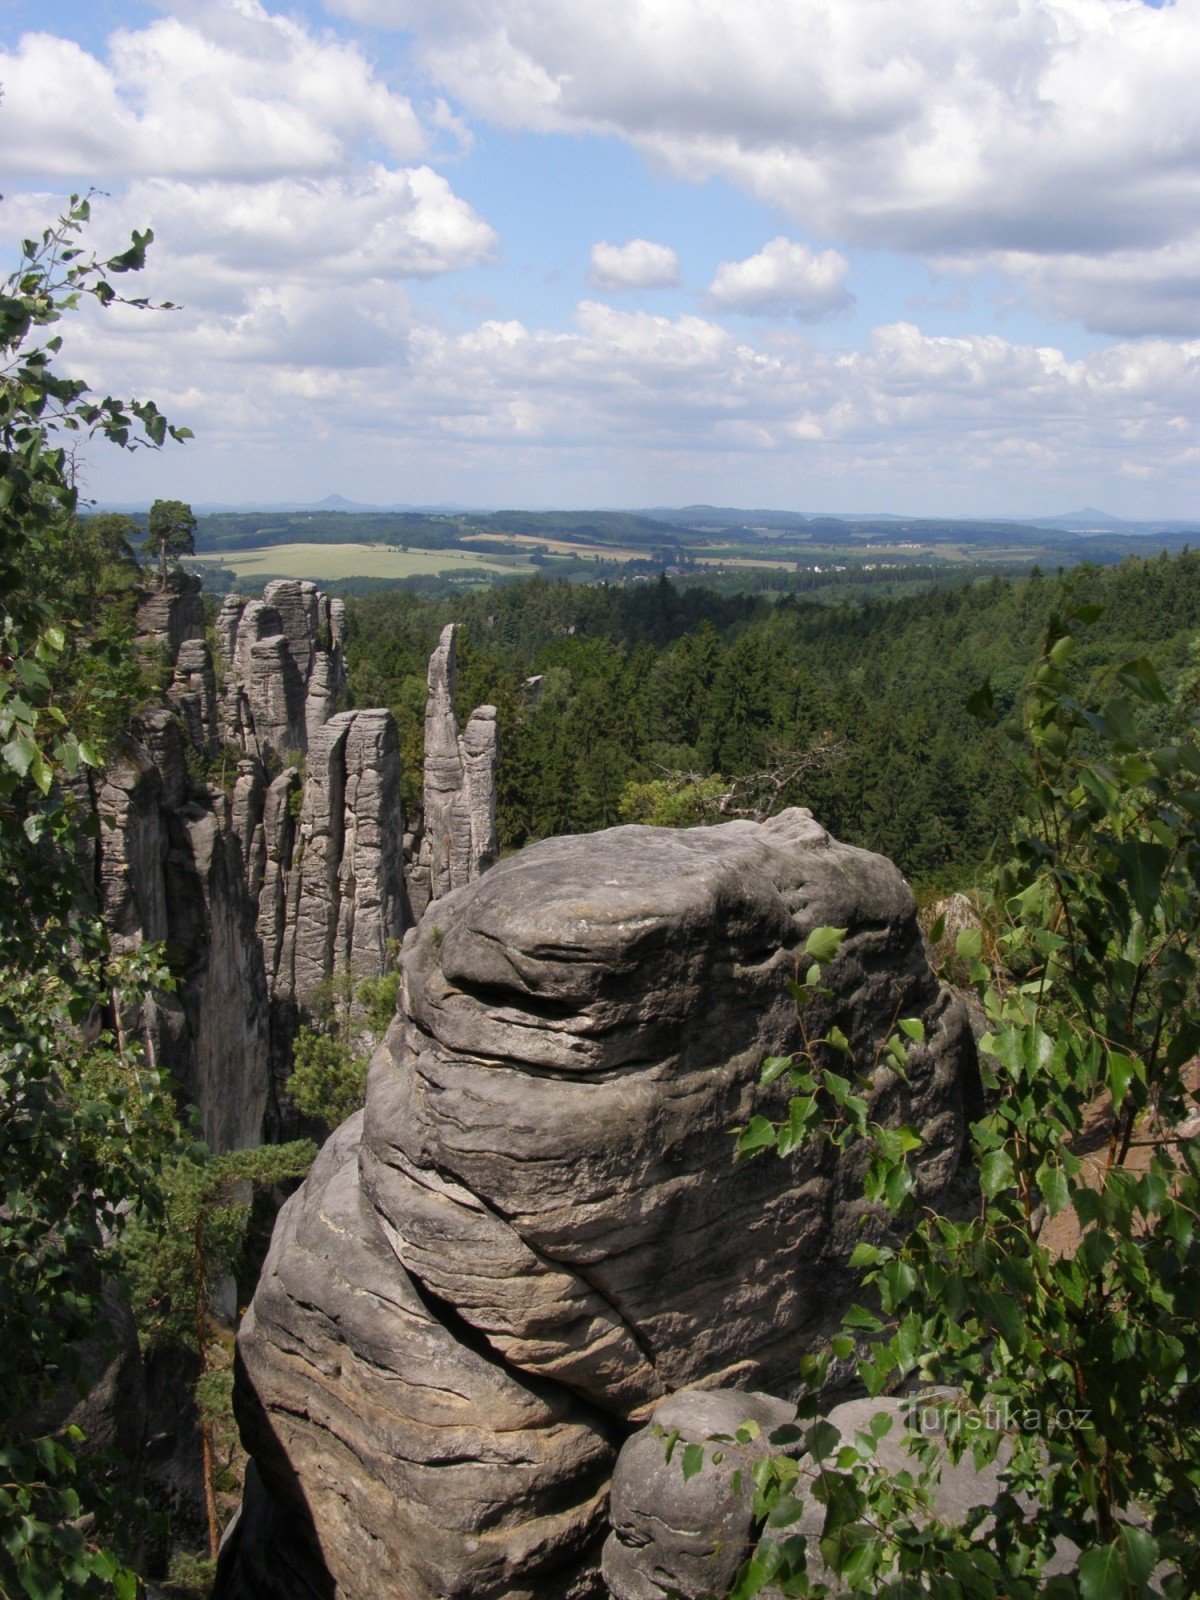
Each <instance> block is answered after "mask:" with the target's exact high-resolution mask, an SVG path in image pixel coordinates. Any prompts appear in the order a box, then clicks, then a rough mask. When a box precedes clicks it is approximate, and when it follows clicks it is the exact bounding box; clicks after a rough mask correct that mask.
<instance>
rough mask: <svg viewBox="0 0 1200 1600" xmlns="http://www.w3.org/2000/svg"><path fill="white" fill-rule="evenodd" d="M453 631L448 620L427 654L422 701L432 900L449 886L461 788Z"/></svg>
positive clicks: (426, 831) (424, 808)
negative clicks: (425, 690)
mask: <svg viewBox="0 0 1200 1600" xmlns="http://www.w3.org/2000/svg"><path fill="white" fill-rule="evenodd" d="M454 635H455V625H454V623H452V622H450V623H447V625H446V626H445V627H444V628H443V629H442V636H441V638H440V639H439V640H438V646H437V649H436V650H435V651H434V652H433V654H432V655H431V656H430V658H429V675H428V685H429V698H428V700H427V701H426V702H425V784H424V793H423V802H424V803H423V817H424V827H425V840H424V850H425V854H426V857H427V860H428V865H429V871H430V884H431V894H432V896H433V898H434V899H437V898H438V897H440V896H441V895H444V894H446V893H447V891H448V890H450V889H452V888H453V887H454V871H453V868H452V866H451V858H452V855H453V842H454V813H455V811H456V809H457V801H458V797H459V793H460V791H461V789H462V760H461V758H460V756H459V753H458V717H457V715H456V714H455V710H454V697H455V694H456V692H457V688H458V664H457V658H456V652H455V646H454Z"/></svg>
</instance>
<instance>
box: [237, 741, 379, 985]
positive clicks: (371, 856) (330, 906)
mask: <svg viewBox="0 0 1200 1600" xmlns="http://www.w3.org/2000/svg"><path fill="white" fill-rule="evenodd" d="M281 799H282V794H280V795H279V796H277V798H276V804H275V807H274V810H273V815H272V832H273V833H276V836H278V829H279V827H280V824H281V823H282V821H283V814H284V812H285V810H286V805H282V806H281V805H280V804H279V800H281ZM403 836H404V817H403V813H402V811H401V806H400V745H399V740H398V738H397V734H396V724H395V720H394V718H393V717H392V715H391V713H390V712H388V711H343V712H340V713H339V714H338V715H337V716H335V717H332V718H331V719H330V720H329V721H328V722H327V723H325V724H324V726H323V727H322V728H321V730H320V732H319V733H318V734H317V737H316V739H315V740H314V742H313V744H312V746H311V748H310V749H309V753H308V776H307V781H306V783H305V786H304V800H303V804H302V807H301V811H300V822H299V830H298V838H297V841H296V843H295V845H294V847H292V848H291V849H290V850H288V849H287V848H286V847H285V846H282V845H279V844H277V845H276V850H275V857H276V860H277V861H278V862H279V863H280V864H281V865H282V864H283V862H284V860H285V857H286V856H287V855H290V857H291V860H290V872H288V871H287V869H286V868H284V872H283V874H282V875H281V879H280V880H277V883H278V885H279V888H282V886H283V885H282V881H281V880H282V877H286V909H285V911H284V914H283V916H282V919H280V916H279V898H280V897H279V892H278V889H274V890H273V892H272V894H271V895H269V896H268V897H267V901H266V905H265V906H264V901H263V899H262V898H261V897H260V921H259V926H260V930H261V931H262V933H263V938H264V944H265V945H266V947H267V956H268V966H269V968H270V970H271V971H272V973H273V975H274V986H275V992H276V993H277V994H279V995H281V996H285V997H286V998H288V999H292V1000H295V1001H296V1002H297V1003H298V1004H301V1005H306V1004H308V1003H310V1002H311V1001H312V999H313V997H314V995H315V993H316V991H317V989H318V987H319V986H320V985H321V984H322V983H323V982H325V981H326V980H327V979H328V978H330V977H331V976H332V975H333V974H334V973H335V972H336V973H345V974H346V975H348V976H349V977H350V978H352V979H353V978H363V977H373V976H375V975H377V974H378V973H380V972H383V971H385V970H386V969H387V966H388V965H389V962H390V960H391V959H392V957H391V956H390V954H389V949H390V948H394V946H395V943H396V941H398V940H399V938H400V935H401V933H402V932H403V929H404V882H403ZM268 856H270V852H268ZM272 918H273V919H274V921H273V923H272V920H271V919H272ZM275 934H278V935H279V937H280V940H281V942H280V944H279V946H278V957H276V954H275V951H276V947H275V945H274V944H273V943H272V936H273V935H275Z"/></svg>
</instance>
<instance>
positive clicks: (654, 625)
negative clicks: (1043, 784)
mask: <svg viewBox="0 0 1200 1600" xmlns="http://www.w3.org/2000/svg"><path fill="white" fill-rule="evenodd" d="M1065 581H1066V582H1067V583H1068V585H1069V588H1070V590H1071V592H1072V594H1073V595H1074V597H1075V599H1076V600H1077V601H1079V602H1080V603H1085V602H1086V603H1091V602H1094V603H1098V604H1101V605H1103V606H1104V607H1105V618H1104V624H1103V626H1102V627H1101V628H1098V629H1097V630H1096V632H1095V636H1094V638H1093V639H1092V641H1091V642H1090V643H1089V644H1088V645H1087V646H1086V647H1085V649H1084V658H1085V659H1084V662H1083V665H1084V666H1097V665H1100V664H1102V662H1104V661H1105V660H1116V659H1118V658H1120V657H1122V656H1124V655H1128V654H1130V653H1136V652H1137V651H1138V650H1140V649H1141V648H1143V643H1144V644H1145V645H1148V646H1149V647H1150V649H1151V651H1152V653H1153V655H1154V657H1155V660H1156V664H1157V665H1158V666H1159V668H1160V670H1161V671H1162V673H1163V674H1164V676H1165V678H1166V679H1167V680H1168V681H1171V680H1172V679H1173V677H1174V676H1175V675H1177V674H1178V672H1179V671H1180V670H1181V668H1182V667H1183V666H1184V665H1185V663H1186V661H1187V659H1188V652H1189V649H1190V645H1191V639H1192V636H1193V634H1194V632H1195V630H1196V628H1197V626H1198V624H1200V555H1198V554H1197V553H1195V552H1192V551H1184V552H1182V553H1180V554H1178V555H1174V556H1168V555H1159V556H1155V557H1153V558H1150V559H1148V560H1147V559H1133V558H1131V559H1128V560H1126V561H1125V562H1123V563H1122V564H1121V565H1119V566H1117V567H1106V568H1099V567H1092V566H1082V567H1078V568H1075V569H1072V571H1071V572H1070V574H1069V575H1068V576H1067V578H1066V580H1065ZM1062 594H1063V591H1062V582H1061V581H1060V579H1059V578H1058V577H1051V576H1045V575H1041V574H1038V573H1036V572H1035V573H1034V574H1033V575H1031V576H1029V577H1027V578H1025V579H1023V580H1021V581H1015V582H1014V581H1011V580H1005V579H999V578H996V579H991V580H987V581H982V582H978V581H977V582H974V583H971V584H968V585H964V586H960V587H959V588H956V589H941V590H938V591H935V592H930V593H926V594H922V595H917V596H908V597H903V598H898V599H880V600H873V599H866V600H863V601H857V602H854V603H847V604H841V605H836V606H828V605H819V604H816V603H812V602H806V601H803V600H800V599H797V598H796V597H795V596H793V595H785V596H783V597H770V596H761V595H744V594H743V595H736V594H734V595H730V594H719V593H715V592H712V591H708V590H705V589H703V588H697V587H693V586H686V587H685V586H679V585H676V584H674V583H673V582H672V581H671V580H670V579H669V578H666V577H662V578H660V579H658V580H657V581H655V582H653V583H649V584H637V585H630V586H619V585H593V586H590V587H586V588H584V587H579V586H572V585H569V584H566V583H554V582H549V581H547V580H545V579H543V578H534V579H530V580H526V581H523V582H520V583H509V584H505V585H504V586H503V587H501V588H497V589H494V590H490V591H488V592H486V593H483V594H470V595H460V596H458V597H456V598H455V600H454V601H452V602H451V601H436V600H431V599H427V598H424V597H421V596H418V595H414V594H412V593H408V592H400V591H392V592H390V593H382V594H375V595H371V596H366V597H362V598H359V599H353V600H351V601H349V602H348V606H349V627H350V643H349V648H348V658H349V662H350V690H351V694H352V696H353V699H354V702H355V703H356V704H358V705H368V704H370V705H386V706H389V707H390V708H391V709H392V710H393V711H394V712H395V714H396V717H397V720H398V722H399V726H400V731H401V743H402V750H403V755H404V762H405V779H404V785H405V795H404V798H405V802H406V805H407V806H408V807H409V808H411V807H413V806H414V805H416V804H417V803H418V802H419V798H420V772H421V733H422V720H423V716H424V704H425V692H426V691H425V667H426V662H427V659H428V656H429V653H430V651H431V650H432V649H433V646H434V644H435V643H436V640H437V636H438V633H439V631H440V629H441V628H442V626H443V625H444V624H445V622H447V621H449V620H457V621H459V622H460V623H462V624H464V628H463V633H462V637H461V639H460V649H459V668H460V670H459V712H460V717H462V718H465V716H466V715H467V714H468V713H469V712H470V710H471V709H472V708H473V707H474V706H475V705H478V704H481V703H488V702H490V703H491V704H494V705H495V706H496V708H497V712H498V716H499V725H500V750H501V768H500V773H499V779H498V801H497V809H498V827H499V833H500V841H501V846H502V848H503V849H506V850H512V849H517V848H520V847H521V846H522V845H524V844H526V843H528V842H530V841H531V840H534V839H538V838H543V837H546V836H548V835H551V834H560V833H573V832H580V833H582V832H589V831H592V830H594V829H597V828H603V827H608V826H612V825H614V824H616V823H620V822H625V821H666V820H677V819H678V820H702V818H703V815H704V814H705V813H704V806H703V803H701V805H700V807H699V810H696V809H693V810H692V811H691V812H690V813H689V812H688V811H687V808H685V811H684V815H683V816H682V817H680V816H679V812H678V807H676V808H675V810H674V812H672V810H671V807H670V804H669V802H670V800H671V797H672V795H675V794H678V793H679V792H680V790H681V786H682V787H683V788H687V787H688V784H689V782H690V783H691V787H692V790H693V792H697V793H698V792H699V789H700V786H702V785H703V783H704V782H705V780H708V779H716V780H738V779H745V778H748V777H751V776H753V775H756V774H762V775H765V774H769V773H778V774H783V773H785V772H786V771H787V770H788V769H789V767H791V766H794V765H796V758H797V757H798V756H799V755H802V754H804V753H805V752H818V753H819V754H820V757H821V758H820V759H818V760H814V761H812V762H809V763H807V764H805V765H804V766H803V767H802V768H801V769H800V770H798V771H797V775H796V776H795V778H794V780H793V781H790V782H788V783H787V784H785V785H784V786H783V788H782V789H781V790H779V792H778V794H777V795H776V800H777V803H778V804H780V805H786V804H800V805H808V806H810V807H811V808H812V809H813V811H814V812H815V813H816V815H817V816H818V818H819V819H820V820H821V821H822V822H823V823H824V824H825V825H826V826H827V827H829V828H830V829H831V830H832V831H833V832H834V833H835V834H837V835H838V837H840V838H843V839H845V840H846V841H847V842H849V843H853V844H859V845H862V846H865V847H866V848H869V849H872V850H877V851H880V852H881V853H883V854H885V855H888V856H890V857H891V858H892V859H894V860H895V861H896V862H897V863H898V864H899V865H900V866H901V867H902V869H903V870H904V871H905V872H906V873H907V874H909V876H910V877H914V878H917V879H924V880H930V881H951V880H954V879H963V880H967V879H969V878H970V877H971V875H972V874H973V873H974V872H975V870H976V869H977V867H978V865H979V863H980V862H981V861H982V860H983V858H984V857H985V856H986V854H987V852H988V850H989V849H990V847H991V845H992V843H993V841H994V840H995V839H996V837H997V836H998V834H1000V833H1002V832H1003V831H1004V829H1005V828H1006V826H1007V824H1008V822H1009V821H1010V819H1011V817H1012V815H1013V810H1014V806H1015V804H1016V788H1015V780H1014V778H1013V776H1012V774H1011V773H1009V772H1008V771H1007V770H1006V769H1004V768H1003V767H1002V766H998V765H997V763H996V762H995V760H994V759H993V756H992V753H991V750H990V748H989V746H988V743H987V740H986V738H985V737H984V734H983V732H982V730H981V729H980V727H979V726H978V724H977V723H976V722H975V720H974V719H973V718H972V717H971V716H970V715H969V714H968V712H967V709H966V701H967V698H968V695H969V693H970V691H971V689H972V688H973V687H974V686H975V685H976V684H978V683H979V682H980V681H981V680H982V679H983V678H985V677H987V678H988V679H989V680H990V681H991V684H992V686H993V692H994V693H995V695H996V697H997V701H998V703H999V704H1000V705H1001V706H1003V707H1011V706H1012V704H1013V702H1014V699H1015V696H1016V693H1017V690H1018V687H1019V685H1020V683H1021V681H1022V678H1023V674H1024V672H1025V670H1026V667H1027V663H1028V661H1029V660H1030V658H1031V656H1032V655H1034V654H1035V653H1036V650H1037V648H1038V644H1039V641H1040V639H1041V636H1042V634H1043V633H1044V630H1045V628H1046V625H1047V622H1048V620H1049V618H1050V616H1051V615H1052V613H1053V612H1054V611H1055V610H1056V609H1058V608H1061V605H1062ZM717 787H719V783H718V785H717ZM709 792H710V793H712V792H714V791H713V788H712V786H711V785H710V789H709ZM664 806H666V808H667V809H666V810H664V809H663V807H664Z"/></svg>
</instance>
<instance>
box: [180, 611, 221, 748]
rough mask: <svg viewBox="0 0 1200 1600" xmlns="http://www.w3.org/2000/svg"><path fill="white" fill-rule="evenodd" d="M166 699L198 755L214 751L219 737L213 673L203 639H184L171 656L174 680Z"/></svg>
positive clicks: (215, 681) (209, 656)
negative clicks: (173, 660) (175, 652)
mask: <svg viewBox="0 0 1200 1600" xmlns="http://www.w3.org/2000/svg"><path fill="white" fill-rule="evenodd" d="M167 698H168V700H169V701H170V702H171V705H172V706H173V707H174V708H175V712H176V714H177V715H178V717H179V718H180V720H181V721H182V723H183V726H184V731H185V733H186V736H187V738H188V741H189V742H190V743H191V744H192V745H194V746H195V748H196V749H197V750H199V751H200V752H201V753H202V754H204V755H206V756H211V755H213V754H215V752H216V748H217V744H218V742H219V739H220V727H219V725H218V721H217V675H216V672H215V671H214V669H213V660H212V656H211V655H210V653H209V649H208V645H207V644H205V642H204V640H203V639H185V640H184V642H183V644H181V645H180V647H179V654H178V656H177V657H176V658H175V682H174V683H173V684H172V685H171V687H170V689H169V690H168V691H167Z"/></svg>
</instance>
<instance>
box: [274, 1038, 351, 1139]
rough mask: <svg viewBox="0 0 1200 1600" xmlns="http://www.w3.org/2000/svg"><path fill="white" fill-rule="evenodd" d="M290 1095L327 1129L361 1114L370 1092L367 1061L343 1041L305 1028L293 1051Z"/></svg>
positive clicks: (303, 1111) (289, 1081) (304, 1114)
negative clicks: (357, 1112) (355, 1114)
mask: <svg viewBox="0 0 1200 1600" xmlns="http://www.w3.org/2000/svg"><path fill="white" fill-rule="evenodd" d="M292 1062H293V1066H292V1074H291V1077H289V1079H288V1084H287V1087H288V1094H289V1096H290V1097H291V1100H292V1103H293V1104H294V1105H295V1107H296V1109H297V1110H298V1111H299V1112H300V1113H301V1114H302V1115H303V1116H306V1117H311V1118H312V1120H313V1121H314V1122H318V1123H321V1124H323V1126H325V1127H326V1128H331V1129H332V1128H336V1127H337V1125H338V1123H340V1122H344V1121H345V1119H346V1118H347V1117H348V1116H350V1115H352V1113H353V1112H355V1111H357V1110H358V1108H359V1107H360V1106H361V1105H362V1103H363V1100H364V1098H365V1096H366V1089H367V1061H366V1058H365V1057H363V1056H358V1055H355V1053H354V1051H353V1050H352V1049H351V1048H350V1046H349V1045H348V1044H346V1043H345V1042H344V1041H343V1040H341V1039H337V1038H334V1037H332V1036H331V1035H330V1034H327V1033H318V1032H317V1031H316V1030H315V1029H313V1028H301V1030H300V1032H299V1033H298V1034H297V1035H296V1042H295V1045H294V1046H293V1050H292Z"/></svg>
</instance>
